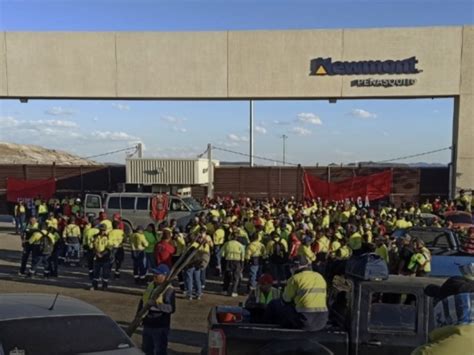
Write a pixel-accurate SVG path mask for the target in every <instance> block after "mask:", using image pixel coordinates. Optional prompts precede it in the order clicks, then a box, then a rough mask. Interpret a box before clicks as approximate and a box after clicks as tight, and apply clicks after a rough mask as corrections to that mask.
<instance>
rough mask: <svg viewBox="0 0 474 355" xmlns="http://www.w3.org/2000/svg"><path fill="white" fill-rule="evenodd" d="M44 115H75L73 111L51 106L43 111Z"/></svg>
mask: <svg viewBox="0 0 474 355" xmlns="http://www.w3.org/2000/svg"><path fill="white" fill-rule="evenodd" d="M44 113H45V114H47V115H51V116H71V115H73V114H74V113H75V111H73V110H71V109H67V108H62V107H61V106H53V107H51V108H49V109H47V110H46V111H44Z"/></svg>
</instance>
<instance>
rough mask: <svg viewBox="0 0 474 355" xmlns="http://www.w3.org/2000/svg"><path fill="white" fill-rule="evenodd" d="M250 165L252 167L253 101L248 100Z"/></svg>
mask: <svg viewBox="0 0 474 355" xmlns="http://www.w3.org/2000/svg"><path fill="white" fill-rule="evenodd" d="M249 150H250V152H249V154H250V160H249V163H250V166H251V167H253V101H252V100H250V147H249Z"/></svg>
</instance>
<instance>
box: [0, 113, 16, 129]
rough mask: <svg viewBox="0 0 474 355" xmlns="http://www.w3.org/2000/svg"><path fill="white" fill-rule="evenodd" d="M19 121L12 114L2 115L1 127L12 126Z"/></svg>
mask: <svg viewBox="0 0 474 355" xmlns="http://www.w3.org/2000/svg"><path fill="white" fill-rule="evenodd" d="M19 122H20V121H18V120H17V119H16V118H14V117H12V116H6V117H0V128H4V129H6V128H12V127H16V126H18V125H19Z"/></svg>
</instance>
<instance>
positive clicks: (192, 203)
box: [183, 197, 202, 211]
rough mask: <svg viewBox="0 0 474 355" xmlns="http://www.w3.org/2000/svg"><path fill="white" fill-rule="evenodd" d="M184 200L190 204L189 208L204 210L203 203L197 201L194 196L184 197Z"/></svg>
mask: <svg viewBox="0 0 474 355" xmlns="http://www.w3.org/2000/svg"><path fill="white" fill-rule="evenodd" d="M183 201H184V203H185V204H186V205H188V206H189V208H191V210H192V211H201V210H202V206H201V204H200V203H199V202H197V201H196V200H195V199H193V198H192V197H184V198H183Z"/></svg>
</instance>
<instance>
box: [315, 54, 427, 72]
mask: <svg viewBox="0 0 474 355" xmlns="http://www.w3.org/2000/svg"><path fill="white" fill-rule="evenodd" d="M417 63H418V60H417V59H416V57H410V58H406V59H401V60H390V59H389V60H360V61H337V62H333V61H332V58H316V59H313V60H311V72H310V75H318V76H323V75H371V74H417V73H420V72H421V70H419V69H417V67H416V64H417Z"/></svg>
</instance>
